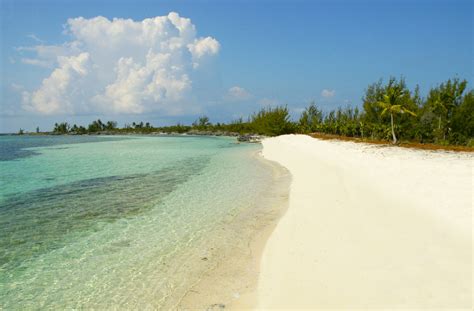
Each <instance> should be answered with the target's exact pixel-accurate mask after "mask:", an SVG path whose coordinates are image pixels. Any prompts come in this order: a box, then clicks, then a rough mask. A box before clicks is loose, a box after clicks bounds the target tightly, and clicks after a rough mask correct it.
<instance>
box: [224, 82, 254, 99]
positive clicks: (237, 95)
mask: <svg viewBox="0 0 474 311" xmlns="http://www.w3.org/2000/svg"><path fill="white" fill-rule="evenodd" d="M251 97H252V94H250V93H249V92H247V90H245V89H244V88H243V87H240V86H233V87H231V88H230V89H229V90H228V91H227V98H228V99H230V100H235V101H239V100H246V99H250V98H251Z"/></svg>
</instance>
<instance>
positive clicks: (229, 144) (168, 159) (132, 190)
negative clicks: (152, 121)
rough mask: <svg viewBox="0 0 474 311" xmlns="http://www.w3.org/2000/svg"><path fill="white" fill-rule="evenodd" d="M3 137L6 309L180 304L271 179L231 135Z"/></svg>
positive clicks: (2, 283)
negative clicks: (229, 228)
mask: <svg viewBox="0 0 474 311" xmlns="http://www.w3.org/2000/svg"><path fill="white" fill-rule="evenodd" d="M0 144H1V145H0V146H1V152H0V153H1V157H0V159H1V160H0V174H1V175H0V177H1V178H0V183H1V187H0V309H1V308H4V309H24V308H26V309H44V308H111V307H114V308H139V309H142V308H160V307H166V306H172V305H174V304H175V303H176V302H177V301H178V300H179V298H180V297H181V296H182V294H183V293H185V292H186V290H187V289H188V288H189V286H190V284H192V283H193V282H196V280H197V279H198V278H199V273H200V272H202V270H203V269H204V267H203V262H202V260H201V259H202V257H204V256H207V254H209V252H211V250H210V249H214V247H217V248H218V247H219V246H220V245H222V243H221V242H222V241H219V237H218V236H217V235H219V234H217V235H216V232H218V231H217V230H219V228H221V227H223V226H225V225H226V223H229V222H231V221H232V219H233V218H234V217H235V215H237V214H239V213H241V212H242V211H245V210H248V209H251V208H253V207H254V205H255V202H256V201H257V199H258V198H259V196H261V195H262V193H263V192H264V191H265V190H266V189H265V185H268V181H269V180H271V178H272V172H271V170H270V169H269V167H267V166H265V165H262V163H261V162H260V161H258V160H257V159H256V158H255V152H256V151H258V150H259V148H260V146H259V145H250V144H236V143H235V140H234V139H231V138H216V137H149V136H146V137H87V138H86V137H85V138H77V137H58V138H51V137H18V136H16V137H0ZM229 242H230V241H226V243H229ZM219 243H221V244H219ZM211 246H212V248H211Z"/></svg>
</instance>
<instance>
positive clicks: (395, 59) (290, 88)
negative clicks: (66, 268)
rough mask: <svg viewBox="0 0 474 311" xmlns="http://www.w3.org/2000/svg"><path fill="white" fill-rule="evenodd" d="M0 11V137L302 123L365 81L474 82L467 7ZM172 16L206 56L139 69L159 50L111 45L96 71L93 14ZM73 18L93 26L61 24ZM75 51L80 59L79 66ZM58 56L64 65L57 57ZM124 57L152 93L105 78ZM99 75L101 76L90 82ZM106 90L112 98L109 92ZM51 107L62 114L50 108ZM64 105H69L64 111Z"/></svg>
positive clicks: (348, 97)
mask: <svg viewBox="0 0 474 311" xmlns="http://www.w3.org/2000/svg"><path fill="white" fill-rule="evenodd" d="M1 5H2V8H1V13H0V14H1V23H2V25H1V61H2V62H1V66H2V68H1V81H0V83H1V103H0V105H1V106H0V109H1V110H0V132H16V131H18V129H19V128H20V127H21V128H26V129H27V130H33V129H34V128H36V126H40V128H42V129H45V130H47V129H50V128H51V126H52V124H53V123H54V122H58V121H62V120H67V121H69V122H72V123H78V124H79V123H80V124H87V123H88V122H90V121H91V120H92V119H94V118H97V117H101V118H103V119H114V120H118V121H119V123H121V124H123V123H125V122H129V123H131V122H132V121H138V120H143V121H145V122H146V121H149V122H152V123H153V124H154V125H164V124H170V123H175V122H177V121H181V122H184V123H189V122H192V121H193V120H194V119H195V118H196V116H198V115H201V114H207V115H209V116H210V118H211V121H230V120H232V119H234V118H237V117H239V116H246V115H248V114H250V113H251V112H253V111H256V110H258V109H259V108H261V107H262V106H265V105H277V104H282V105H288V107H289V108H290V110H291V111H292V113H293V114H294V115H297V113H298V112H299V111H300V110H301V109H302V108H303V107H304V106H306V105H307V104H308V103H309V102H310V101H312V100H315V101H316V103H317V104H318V105H319V106H320V107H322V108H323V110H325V111H327V110H330V109H333V108H335V107H338V106H347V105H360V103H361V97H362V95H363V92H364V89H365V88H366V87H367V85H368V84H370V83H373V82H376V81H377V80H378V79H379V78H384V79H387V78H388V77H389V76H391V75H393V76H397V77H398V76H400V75H403V76H405V77H406V80H407V82H408V84H409V85H410V86H411V87H414V86H415V85H416V84H419V85H420V87H421V91H422V92H424V93H426V91H427V90H428V89H429V87H431V86H434V85H436V84H438V83H440V82H442V81H444V80H446V79H448V78H450V77H456V76H457V77H460V78H466V79H468V81H469V82H472V81H473V79H472V78H473V67H472V66H473V62H472V61H473V5H472V1H457V0H450V1H415V0H414V1H388V0H386V1H384V0H381V1H357V0H353V1H349V0H346V1H342V0H340V1H162V2H158V1H21V0H20V1H18V0H16V1H7V0H3V1H2V2H1ZM170 12H176V13H178V14H179V16H180V18H188V19H190V22H191V23H192V24H193V25H194V27H195V30H196V36H195V37H193V38H192V39H191V40H195V41H189V42H191V44H192V42H202V45H199V46H200V47H203V50H202V51H203V52H202V53H201V52H199V51H201V50H199V49H198V48H197V47H198V44H197V43H196V44H195V45H194V46H195V48H194V50H193V49H192V48H189V49H190V51H194V52H189V51H188V50H187V49H188V48H186V47H185V46H184V47H183V50H180V52H179V53H181V54H183V53H184V54H185V55H184V56H183V55H181V54H180V56H179V58H176V59H175V60H173V61H172V63H171V64H169V65H166V66H167V67H165V68H164V69H163V68H161V67H159V68H158V67H156V66H155V67H153V66H151V65H150V64H148V63H145V62H147V61H146V59H147V58H146V56H145V54H146V51H149V50H150V49H154V47H153V46H151V45H149V44H148V43H145V44H144V45H140V46H139V47H137V48H135V49H143V53H142V54H140V55H141V56H138V54H134V53H135V52H136V51H133V52H130V53H131V54H130V53H129V54H127V53H126V52H124V55H120V53H121V51H122V50H121V49H119V48H115V49H112V50H111V51H110V55H112V56H111V62H110V65H107V66H109V67H106V66H105V65H104V66H102V67H101V63H100V59H103V58H100V55H102V54H100V55H98V54H94V53H95V51H96V48H97V46H94V45H93V44H99V43H94V42H92V41H90V42H92V43H90V42H89V41H87V40H89V39H90V38H91V37H81V38H79V36H81V35H84V33H83V32H81V31H82V28H81V27H95V26H96V25H98V21H97V20H93V18H95V17H97V16H103V17H105V18H107V19H108V20H112V19H113V18H122V19H133V20H134V21H135V22H137V23H140V22H141V21H143V20H144V19H146V18H154V17H156V16H167V15H168V14H169V13H170ZM77 17H83V18H84V20H86V21H90V22H88V23H83V22H80V21H79V20H77V22H76V23H71V24H68V25H69V26H67V25H66V24H67V21H68V19H69V18H77ZM96 22H97V23H96ZM64 25H66V26H64ZM107 27H108V26H107ZM110 27H112V26H110ZM88 29H90V28H88ZM98 29H99V28H98ZM101 29H106V31H107V28H101ZM65 30H66V32H67V33H65ZM98 31H99V30H98ZM102 35H103V36H107V35H106V34H104V33H102ZM84 36H85V35H84ZM162 37H163V36H160V37H159V38H162ZM207 37H209V40H202V39H205V38H207ZM94 38H96V37H94ZM97 38H105V37H97ZM166 38H168V39H169V37H166ZM180 38H181V37H180ZM77 40H79V41H81V40H82V43H84V42H86V41H87V42H89V43H88V44H89V45H87V44H83V45H82V46H81V48H80V50H77V49H76V48H70V47H68V49H67V51H61V52H58V53H59V54H54V55H52V56H51V55H49V54H48V55H47V56H44V55H39V54H38V48H34V47H38V46H49V47H61V46H64V44H67V43H71V42H74V41H77ZM84 40H85V41H84ZM160 40H161V39H160ZM186 40H187V39H186ZM196 40H197V41H196ZM199 40H202V41H199ZM98 41H100V39H99V40H98ZM124 42H125V41H124ZM127 42H128V41H127ZM157 42H158V43H156V44H159V43H160V42H159V40H158V41H157ZM186 42H188V41H186ZM189 42H188V43H187V44H189ZM188 46H189V45H188ZM101 49H102V50H103V49H106V47H101ZM198 50H199V51H198ZM183 51H184V52H183ZM102 52H104V51H102ZM102 52H97V53H102ZM155 52H156V54H154V55H158V54H159V53H162V52H163V51H162V50H160V51H158V50H155ZM61 53H63V54H64V55H63V54H61ZM80 53H85V54H84V55H83V56H84V58H81V59H79V58H74V57H76V56H77V55H79V54H80ZM104 53H105V52H104ZM173 53H175V52H173ZM176 53H177V52H176ZM86 54H87V55H86ZM42 57H43V58H42ZM45 57H46V58H45ZM57 57H59V58H57ZM61 57H68V58H67V59H66V58H63V60H57V59H61ZM114 57H115V58H114ZM120 57H123V58H127V57H128V58H130V63H129V64H128V65H127V66H128V67H127V68H128V69H127V70H130V68H136V69H137V68H141V69H142V70H145V71H146V72H147V74H148V75H149V77H148V78H144V79H145V80H146V81H148V82H146V83H152V82H150V81H149V80H150V79H152V80H153V79H155V78H153V77H156V72H158V71H159V70H162V71H163V70H164V71H165V72H166V74H165V76H163V77H161V78H156V80H153V83H155V82H156V83H155V84H153V85H156V87H157V88H156V89H153V90H152V91H146V92H148V93H146V92H145V90H149V85H148V84H146V83H145V82H143V81H144V80H143V81H141V82H140V83H141V84H140V83H139V84H138V86H137V87H136V88H135V89H133V90H130V93H126V94H123V92H121V90H122V89H121V88H123V86H124V84H120V83H119V82H120V81H119V79H118V78H117V76H116V75H115V74H112V73H114V72H116V71H117V70H118V69H117V68H118V60H119V59H120ZM140 57H141V58H140ZM173 57H174V56H173ZM56 58H57V59H56ZM112 60H113V61H112ZM78 64H79V65H78ZM149 65H150V66H151V67H150V66H149ZM181 65H182V66H183V68H185V69H182V70H181V71H180V72H179V74H176V75H175V76H173V77H174V78H173V79H172V81H174V82H176V81H177V82H180V83H181V84H182V85H183V87H182V88H180V89H179V91H178V90H177V89H176V87H175V83H171V82H170V81H171V80H170V79H171V78H170V72H171V69H170V68H175V67H176V66H178V67H180V66H181ZM77 66H79V67H77ZM124 66H125V65H124ZM140 66H142V67H140ZM147 66H148V67H147ZM160 66H161V65H160ZM163 66H164V65H163ZM173 66H174V67H173ZM194 67H196V68H194ZM71 68H72V69H71ZM78 68H79V69H78ZM97 68H99V69H97ZM100 68H104V69H100ZM57 69H58V70H59V73H60V74H65V75H66V76H65V77H64V78H65V79H66V80H67V81H68V83H69V84H68V85H67V86H65V87H64V89H63V90H62V91H61V92H59V93H58V91H57V90H51V87H52V86H54V85H60V82H58V81H59V80H54V79H56V78H54V79H50V80H49V82H46V85H45V82H44V80H45V79H48V78H49V77H51V75H52V73H53V72H54V71H55V70H57ZM100 70H104V71H105V72H101V71H100ZM137 70H139V69H137ZM127 72H128V71H127ZM104 75H107V77H108V78H107V79H108V80H107V79H106V78H104V80H103V81H102V80H101V81H100V83H99V82H97V81H99V80H98V79H99V78H98V77H102V76H104ZM184 75H186V77H187V78H186V79H185V78H183V77H184ZM131 77H132V75H131V74H130V75H129V76H127V77H126V78H128V79H130V78H131ZM94 81H95V82H96V83H94ZM126 81H131V80H126ZM48 83H49V84H48ZM160 83H161V84H163V85H173V86H166V87H161V86H160ZM181 84H180V85H181ZM107 86H110V87H109V89H110V90H115V91H114V92H112V91H110V90H109V91H110V92H108V93H107V92H106V90H107ZM92 88H94V91H89V89H91V90H92ZM84 89H86V90H85V91H84ZM48 92H50V93H48ZM51 92H52V93H51ZM144 92H145V93H146V94H145V93H144ZM25 94H26V95H25ZM35 94H37V95H38V96H36V97H35ZM40 95H41V96H40ZM92 98H94V100H93V99H92ZM55 100H57V101H58V103H59V104H57V105H60V106H57V105H56V104H52V103H50V102H48V101H55ZM127 100H131V101H133V105H132V104H130V105H128V106H127V103H126V101H127ZM64 102H68V103H69V104H68V105H64V107H63V106H61V105H63V103H64Z"/></svg>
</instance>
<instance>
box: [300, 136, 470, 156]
mask: <svg viewBox="0 0 474 311" xmlns="http://www.w3.org/2000/svg"><path fill="white" fill-rule="evenodd" d="M309 136H311V137H314V138H319V139H324V140H342V141H352V142H355V143H364V144H373V145H385V146H393V145H392V144H390V143H389V142H387V141H385V140H377V139H362V138H359V137H347V136H339V135H332V134H324V133H312V134H309ZM397 146H398V147H403V148H414V149H424V150H447V151H457V152H474V148H473V147H468V146H454V145H450V146H442V145H435V144H422V143H418V142H400V143H398V144H397Z"/></svg>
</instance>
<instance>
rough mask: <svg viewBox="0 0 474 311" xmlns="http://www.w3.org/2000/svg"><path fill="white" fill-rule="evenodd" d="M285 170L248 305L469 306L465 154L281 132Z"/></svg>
mask: <svg viewBox="0 0 474 311" xmlns="http://www.w3.org/2000/svg"><path fill="white" fill-rule="evenodd" d="M263 145H264V148H263V152H262V154H263V156H264V157H265V158H267V159H269V160H274V161H277V162H278V163H280V164H281V165H283V166H285V167H286V168H288V169H289V171H290V172H291V174H292V178H293V179H292V184H291V190H290V202H289V208H288V211H287V212H286V214H285V215H284V216H283V218H282V219H281V220H280V222H279V224H278V225H277V227H276V229H275V231H274V232H273V233H272V235H271V236H270V238H269V240H268V242H267V244H266V246H265V249H264V251H263V257H262V261H261V273H260V277H259V282H258V293H257V296H258V305H257V308H258V309H275V308H280V309H302V308H306V309H328V308H341V309H365V308H376V309H390V308H412V309H420V308H429V309H450V310H451V309H471V304H472V293H473V292H472V195H473V159H474V157H473V156H472V155H469V154H460V153H448V152H428V151H418V150H411V149H404V148H398V147H377V146H371V145H366V144H355V143H350V142H336V141H322V140H317V139H313V138H310V137H308V136H303V135H286V136H280V137H276V138H271V139H267V140H265V141H264V142H263Z"/></svg>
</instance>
